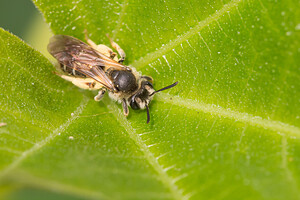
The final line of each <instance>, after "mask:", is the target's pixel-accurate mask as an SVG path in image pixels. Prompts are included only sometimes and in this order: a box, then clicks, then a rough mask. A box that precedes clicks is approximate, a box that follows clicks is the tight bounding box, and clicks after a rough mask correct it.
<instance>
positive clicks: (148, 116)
mask: <svg viewBox="0 0 300 200" xmlns="http://www.w3.org/2000/svg"><path fill="white" fill-rule="evenodd" d="M146 109H147V124H149V122H150V112H149V107H148V106H147V105H146Z"/></svg>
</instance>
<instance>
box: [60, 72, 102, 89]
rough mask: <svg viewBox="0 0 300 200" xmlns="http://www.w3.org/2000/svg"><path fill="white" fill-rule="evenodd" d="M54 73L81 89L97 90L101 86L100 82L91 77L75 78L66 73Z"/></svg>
mask: <svg viewBox="0 0 300 200" xmlns="http://www.w3.org/2000/svg"><path fill="white" fill-rule="evenodd" d="M55 74H56V75H58V76H60V77H61V78H63V79H65V80H67V81H70V82H72V83H73V84H74V85H76V86H77V87H80V88H82V89H86V90H98V89H101V88H103V85H102V84H100V83H98V82H96V81H95V80H94V79H92V78H77V77H73V76H67V75H63V74H59V73H55Z"/></svg>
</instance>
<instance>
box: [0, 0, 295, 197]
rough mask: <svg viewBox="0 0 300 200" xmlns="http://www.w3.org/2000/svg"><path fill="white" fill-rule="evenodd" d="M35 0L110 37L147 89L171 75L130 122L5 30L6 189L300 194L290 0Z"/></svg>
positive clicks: (62, 18) (57, 19) (64, 29)
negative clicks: (148, 80) (145, 78)
mask: <svg viewBox="0 0 300 200" xmlns="http://www.w3.org/2000/svg"><path fill="white" fill-rule="evenodd" d="M34 2H35V4H36V5H37V7H38V8H39V9H40V10H41V12H42V13H43V14H44V17H45V19H46V21H47V22H48V23H49V24H50V27H51V30H52V31H53V32H54V33H55V34H67V35H72V36H75V37H78V38H80V39H82V40H84V30H85V29H86V30H87V31H88V33H89V37H90V38H91V39H92V40H94V41H95V42H96V43H104V44H106V45H108V44H109V41H108V39H107V38H106V37H105V34H107V33H108V34H110V35H111V36H112V38H113V39H114V40H115V41H117V42H118V44H119V45H120V46H121V47H122V48H123V49H124V50H125V52H126V54H127V59H126V62H125V64H127V65H132V66H133V67H135V68H137V70H139V71H141V72H142V74H145V75H150V76H152V77H153V78H154V87H155V88H156V89H159V88H161V87H163V86H166V85H169V84H171V83H173V82H174V81H179V85H178V86H176V87H175V88H172V89H170V90H168V91H164V92H162V93H160V94H158V95H156V96H155V98H154V100H153V101H152V103H151V106H150V111H151V117H152V118H151V122H150V124H149V125H147V124H146V123H145V122H146V113H145V111H134V110H130V116H129V117H128V118H127V119H126V118H125V117H124V116H123V114H122V109H121V106H120V105H117V104H116V103H115V102H113V101H112V100H110V99H109V98H107V97H106V98H105V99H104V100H103V101H102V102H100V103H99V102H94V101H93V95H95V93H92V92H90V91H83V90H80V89H78V88H76V87H75V86H73V85H72V84H70V83H67V82H65V81H64V80H61V79H59V77H56V76H55V75H54V74H52V71H53V70H54V67H52V66H51V64H50V63H49V62H48V61H47V60H46V59H45V58H44V57H42V56H41V55H40V54H39V53H37V52H35V51H34V50H32V49H31V48H30V47H28V46H26V45H25V44H24V43H22V42H21V41H19V40H18V39H17V38H15V37H14V36H11V35H10V34H8V33H7V32H4V31H1V34H0V38H1V45H2V46H1V48H0V55H1V60H0V66H1V67H0V70H2V74H6V75H5V76H2V77H1V83H2V84H1V86H0V87H1V91H2V92H1V101H0V102H1V111H0V112H1V115H0V120H1V122H5V123H7V125H6V126H3V127H1V128H0V131H1V133H2V134H1V140H2V141H3V142H1V151H0V153H1V154H0V156H1V157H0V160H1V161H2V162H1V166H0V167H1V170H2V172H1V179H0V180H1V181H2V183H3V185H6V186H7V187H8V189H7V190H9V191H12V196H13V194H14V191H15V193H18V191H19V193H20V194H23V192H22V190H18V189H12V188H15V185H16V184H17V185H21V188H22V187H24V188H25V191H26V188H33V189H35V188H37V189H40V190H41V192H43V191H45V190H46V191H50V192H51V191H55V193H54V194H52V195H55V197H56V198H58V197H57V193H63V194H64V195H62V196H59V197H60V198H61V199H65V198H66V197H65V195H73V196H76V197H82V198H84V199H86V198H96V199H299V198H300V195H299V194H300V192H299V190H300V188H299V181H300V177H299V175H300V156H299V155H300V154H299V153H300V142H299V139H300V128H299V124H300V116H299V113H300V107H299V106H298V105H299V102H300V99H299V95H300V93H299V92H300V83H299V81H298V80H299V77H300V68H299V64H298V63H300V62H299V61H300V60H299V36H300V33H299V30H300V28H299V26H300V25H299V20H298V19H299V13H300V12H299V9H297V8H298V7H299V3H296V2H293V1H279V2H274V1H267V0H265V1H260V0H259V1H250V0H247V1H241V0H240V1H239V0H233V1H225V0H221V1H201V2H199V1H188V2H187V1H163V2H162V1H157V2H154V1H143V2H141V1H136V2H134V1H127V0H125V1H124V2H121V3H118V2H111V1H88V0H81V1H70V0H67V1H55V2H53V1H50V0H35V1H34ZM7 72H9V73H7ZM9 186H11V187H9ZM48 193H49V192H45V195H47V194H48ZM19 196H22V195H19ZM15 197H16V198H18V195H17V194H16V195H15Z"/></svg>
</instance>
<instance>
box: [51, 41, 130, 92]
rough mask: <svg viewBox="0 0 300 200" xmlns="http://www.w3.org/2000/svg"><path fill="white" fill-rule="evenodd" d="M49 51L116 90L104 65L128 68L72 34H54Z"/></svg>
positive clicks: (62, 61)
mask: <svg viewBox="0 0 300 200" xmlns="http://www.w3.org/2000/svg"><path fill="white" fill-rule="evenodd" d="M48 51H49V53H50V54H51V55H53V57H55V58H56V59H57V60H58V61H59V62H60V63H61V64H63V65H65V66H67V67H69V68H71V69H74V70H76V71H78V72H81V73H83V74H85V75H86V76H89V77H91V78H93V79H95V80H96V81H98V82H99V83H101V84H103V85H104V86H105V87H107V88H108V89H109V90H112V91H114V90H115V89H114V86H113V83H112V81H111V80H110V79H109V78H108V77H107V75H106V74H105V72H104V70H103V69H102V67H103V68H111V67H112V68H115V69H122V70H124V69H126V67H125V66H124V65H121V64H120V63H118V62H116V61H114V60H112V59H110V58H109V57H107V56H105V55H103V54H101V53H100V52H98V51H97V50H95V49H93V48H92V47H91V46H89V45H87V44H85V43H84V42H82V41H80V40H78V39H76V38H74V37H71V36H66V35H55V36H53V37H52V38H51V39H50V43H49V44H48Z"/></svg>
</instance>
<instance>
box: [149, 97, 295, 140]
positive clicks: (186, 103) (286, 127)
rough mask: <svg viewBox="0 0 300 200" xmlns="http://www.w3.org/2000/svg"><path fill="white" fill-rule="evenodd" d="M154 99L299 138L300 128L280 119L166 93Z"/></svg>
mask: <svg viewBox="0 0 300 200" xmlns="http://www.w3.org/2000/svg"><path fill="white" fill-rule="evenodd" d="M155 99H156V100H158V101H162V102H166V103H169V104H172V105H177V106H180V107H185V108H187V109H192V110H197V111H201V112H203V113H209V114H211V115H213V116H219V117H220V116H221V117H224V118H229V119H233V120H235V121H239V122H244V123H247V124H250V125H252V126H256V127H260V128H264V129H267V130H271V131H274V133H275V132H276V133H278V134H284V135H286V136H287V137H291V138H300V128H299V127H296V126H293V125H290V124H286V123H283V122H281V121H274V120H270V119H263V118H262V117H260V116H253V115H251V114H248V113H242V112H238V111H234V110H231V109H225V108H222V107H219V106H214V105H212V104H206V103H203V102H199V101H195V100H191V99H186V98H181V97H179V96H174V95H170V94H167V93H161V94H157V95H156V97H155Z"/></svg>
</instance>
